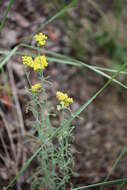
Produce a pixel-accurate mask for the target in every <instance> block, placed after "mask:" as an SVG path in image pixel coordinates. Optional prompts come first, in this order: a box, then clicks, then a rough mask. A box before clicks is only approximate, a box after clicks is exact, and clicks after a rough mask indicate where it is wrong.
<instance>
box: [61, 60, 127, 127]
mask: <svg viewBox="0 0 127 190" xmlns="http://www.w3.org/2000/svg"><path fill="white" fill-rule="evenodd" d="M126 66H127V61H126V62H125V63H124V64H122V65H121V66H120V67H119V69H118V71H117V73H115V74H114V75H113V76H112V77H111V78H110V79H109V80H108V81H107V82H106V83H105V84H104V86H102V88H101V89H100V90H98V91H97V92H96V93H95V94H94V95H93V96H92V97H91V98H90V99H89V100H88V101H87V102H85V103H84V104H83V105H82V106H81V107H80V108H79V109H78V110H77V111H75V112H74V113H73V114H72V115H71V116H70V117H69V119H68V120H67V121H66V122H64V123H63V124H62V126H64V127H68V126H70V124H71V122H72V121H73V120H74V119H75V118H76V117H77V116H78V115H79V114H80V113H82V112H83V111H84V110H85V109H86V108H87V107H88V105H89V104H90V103H92V102H93V100H95V99H96V97H97V96H98V95H100V94H101V93H102V91H103V90H104V89H105V88H106V87H108V86H109V85H110V84H111V82H112V81H113V79H114V78H115V77H117V76H118V75H119V73H120V71H122V70H123V69H124V68H125V67H126Z"/></svg>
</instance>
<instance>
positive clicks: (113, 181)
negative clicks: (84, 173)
mask: <svg viewBox="0 0 127 190" xmlns="http://www.w3.org/2000/svg"><path fill="white" fill-rule="evenodd" d="M125 181H126V182H127V178H123V179H116V180H111V181H107V182H100V183H95V184H92V185H86V186H83V187H77V188H73V189H70V190H81V189H88V188H93V187H100V186H101V185H112V184H117V183H122V182H125Z"/></svg>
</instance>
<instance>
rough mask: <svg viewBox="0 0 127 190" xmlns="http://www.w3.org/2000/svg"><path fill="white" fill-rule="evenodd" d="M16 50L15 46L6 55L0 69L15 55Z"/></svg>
mask: <svg viewBox="0 0 127 190" xmlns="http://www.w3.org/2000/svg"><path fill="white" fill-rule="evenodd" d="M17 50H18V46H16V47H15V48H14V49H13V50H11V51H10V52H9V53H8V55H7V56H6V57H5V58H4V59H3V60H2V61H1V63H0V69H1V68H2V67H3V66H4V65H5V64H6V63H7V61H9V60H10V58H11V57H12V56H13V55H14V54H15V53H16V51H17Z"/></svg>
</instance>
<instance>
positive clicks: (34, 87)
mask: <svg viewBox="0 0 127 190" xmlns="http://www.w3.org/2000/svg"><path fill="white" fill-rule="evenodd" d="M40 88H41V85H40V83H37V84H35V85H32V87H31V91H32V92H33V93H36V92H38V90H39V89H40Z"/></svg>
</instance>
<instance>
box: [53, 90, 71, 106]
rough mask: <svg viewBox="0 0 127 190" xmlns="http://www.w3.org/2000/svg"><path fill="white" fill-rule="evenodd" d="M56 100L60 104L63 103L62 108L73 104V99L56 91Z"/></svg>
mask: <svg viewBox="0 0 127 190" xmlns="http://www.w3.org/2000/svg"><path fill="white" fill-rule="evenodd" d="M56 98H57V99H58V100H59V101H60V103H64V106H65V107H67V106H69V105H70V104H72V103H73V98H70V97H68V95H67V94H66V93H63V92H60V91H57V92H56Z"/></svg>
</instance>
